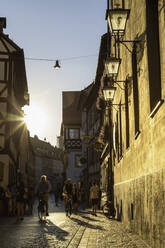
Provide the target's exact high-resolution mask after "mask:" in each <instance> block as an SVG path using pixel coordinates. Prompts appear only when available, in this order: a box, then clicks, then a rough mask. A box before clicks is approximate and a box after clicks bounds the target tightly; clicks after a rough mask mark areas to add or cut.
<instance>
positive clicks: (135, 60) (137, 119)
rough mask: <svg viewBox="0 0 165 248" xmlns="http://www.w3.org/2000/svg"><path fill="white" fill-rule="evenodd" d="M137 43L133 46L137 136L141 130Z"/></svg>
mask: <svg viewBox="0 0 165 248" xmlns="http://www.w3.org/2000/svg"><path fill="white" fill-rule="evenodd" d="M136 52H137V51H136V43H135V44H134V47H133V53H132V76H133V100H134V120H135V138H136V137H137V136H138V134H139V133H140V132H139V89H138V78H137V57H136Z"/></svg>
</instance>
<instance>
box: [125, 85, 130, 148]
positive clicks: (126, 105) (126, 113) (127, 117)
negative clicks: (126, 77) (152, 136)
mask: <svg viewBox="0 0 165 248" xmlns="http://www.w3.org/2000/svg"><path fill="white" fill-rule="evenodd" d="M125 126H126V149H128V147H129V106H128V84H127V82H126V85H125Z"/></svg>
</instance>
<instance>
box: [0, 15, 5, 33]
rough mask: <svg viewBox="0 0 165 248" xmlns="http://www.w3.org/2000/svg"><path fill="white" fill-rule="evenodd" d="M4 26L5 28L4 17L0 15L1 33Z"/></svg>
mask: <svg viewBox="0 0 165 248" xmlns="http://www.w3.org/2000/svg"><path fill="white" fill-rule="evenodd" d="M4 28H6V17H0V33H3V29H4Z"/></svg>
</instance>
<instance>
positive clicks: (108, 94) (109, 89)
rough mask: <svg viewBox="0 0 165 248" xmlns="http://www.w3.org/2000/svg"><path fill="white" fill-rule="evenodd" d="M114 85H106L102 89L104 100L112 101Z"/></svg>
mask: <svg viewBox="0 0 165 248" xmlns="http://www.w3.org/2000/svg"><path fill="white" fill-rule="evenodd" d="M115 90H116V88H115V87H107V88H104V89H103V94H104V98H105V101H113V99H114V95H115Z"/></svg>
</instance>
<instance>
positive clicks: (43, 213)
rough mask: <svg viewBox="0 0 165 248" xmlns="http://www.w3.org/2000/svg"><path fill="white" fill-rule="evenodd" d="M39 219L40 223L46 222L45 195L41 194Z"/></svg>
mask: <svg viewBox="0 0 165 248" xmlns="http://www.w3.org/2000/svg"><path fill="white" fill-rule="evenodd" d="M38 217H39V220H40V221H44V220H45V221H46V201H45V199H44V193H40V194H39V204H38Z"/></svg>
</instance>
